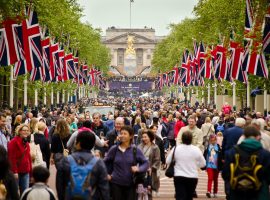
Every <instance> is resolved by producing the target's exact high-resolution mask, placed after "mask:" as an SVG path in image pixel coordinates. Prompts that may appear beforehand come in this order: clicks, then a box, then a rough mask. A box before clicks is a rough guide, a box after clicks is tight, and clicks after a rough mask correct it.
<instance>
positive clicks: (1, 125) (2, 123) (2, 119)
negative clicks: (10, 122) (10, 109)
mask: <svg viewBox="0 0 270 200" xmlns="http://www.w3.org/2000/svg"><path fill="white" fill-rule="evenodd" d="M5 127H6V115H5V114H4V113H0V130H4V129H5Z"/></svg>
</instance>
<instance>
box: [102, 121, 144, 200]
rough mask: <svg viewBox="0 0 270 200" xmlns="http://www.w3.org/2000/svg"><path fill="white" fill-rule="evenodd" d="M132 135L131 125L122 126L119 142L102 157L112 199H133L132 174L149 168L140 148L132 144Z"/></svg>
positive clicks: (134, 195) (134, 191) (134, 192)
mask: <svg viewBox="0 0 270 200" xmlns="http://www.w3.org/2000/svg"><path fill="white" fill-rule="evenodd" d="M133 137H134V132H133V129H132V127H130V126H124V127H122V128H121V131H120V134H119V139H120V144H119V145H115V146H113V147H112V148H111V149H110V150H109V152H108V154H107V156H106V157H105V159H104V162H105V164H106V166H107V169H108V174H109V175H108V179H109V181H110V182H111V195H112V199H113V200H126V199H129V200H135V199H136V185H135V184H134V182H133V177H134V174H135V173H138V172H146V171H147V170H148V168H149V165H148V161H147V159H146V158H145V157H144V155H143V153H142V152H141V150H140V149H137V148H136V146H134V145H132V141H133ZM135 153H136V155H134V154H135Z"/></svg>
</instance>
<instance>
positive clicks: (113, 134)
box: [106, 117, 125, 148]
mask: <svg viewBox="0 0 270 200" xmlns="http://www.w3.org/2000/svg"><path fill="white" fill-rule="evenodd" d="M124 125H125V122H124V118H123V117H117V118H116V119H115V123H114V129H113V130H112V131H110V132H108V134H107V136H106V138H107V140H109V143H108V145H109V148H111V147H112V146H113V145H114V144H116V143H117V142H118V135H119V133H120V130H121V128H122V127H123V126H124Z"/></svg>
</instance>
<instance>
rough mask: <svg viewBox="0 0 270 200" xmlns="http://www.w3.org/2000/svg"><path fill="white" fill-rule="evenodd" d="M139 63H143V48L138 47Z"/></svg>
mask: <svg viewBox="0 0 270 200" xmlns="http://www.w3.org/2000/svg"><path fill="white" fill-rule="evenodd" d="M136 55H137V65H143V49H137V52H136Z"/></svg>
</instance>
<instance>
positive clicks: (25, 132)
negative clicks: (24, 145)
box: [19, 126, 30, 138]
mask: <svg viewBox="0 0 270 200" xmlns="http://www.w3.org/2000/svg"><path fill="white" fill-rule="evenodd" d="M29 134H30V131H29V128H28V127H27V126H24V127H22V129H21V130H20V131H19V135H20V137H22V138H27V137H28V136H29Z"/></svg>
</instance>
